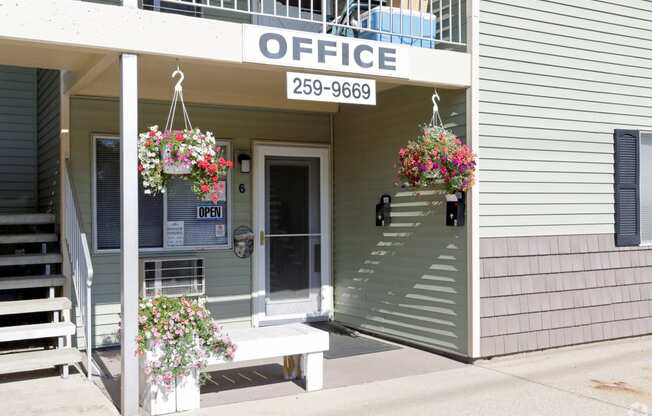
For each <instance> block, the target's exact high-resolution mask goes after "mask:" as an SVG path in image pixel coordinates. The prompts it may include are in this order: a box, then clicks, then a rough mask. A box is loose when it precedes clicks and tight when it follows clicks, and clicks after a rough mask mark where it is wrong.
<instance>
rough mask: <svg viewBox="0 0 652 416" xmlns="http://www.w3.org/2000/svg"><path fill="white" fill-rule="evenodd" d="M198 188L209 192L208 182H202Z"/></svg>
mask: <svg viewBox="0 0 652 416" xmlns="http://www.w3.org/2000/svg"><path fill="white" fill-rule="evenodd" d="M199 189H200V190H201V191H202V192H203V193H207V192H209V191H210V190H211V187H210V186H208V184H206V183H202V184H201V186H200V187H199Z"/></svg>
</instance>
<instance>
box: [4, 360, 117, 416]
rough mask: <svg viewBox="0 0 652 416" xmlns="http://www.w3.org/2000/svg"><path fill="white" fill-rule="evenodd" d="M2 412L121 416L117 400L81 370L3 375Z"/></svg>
mask: <svg viewBox="0 0 652 416" xmlns="http://www.w3.org/2000/svg"><path fill="white" fill-rule="evenodd" d="M0 415H2V416H119V413H118V411H117V410H116V408H115V406H113V403H111V401H110V400H109V399H108V398H107V397H106V396H105V395H104V394H102V392H101V391H100V389H98V388H97V386H95V384H93V382H91V381H88V380H87V379H86V378H84V377H83V376H82V375H81V374H79V373H75V374H71V375H70V376H69V377H68V378H67V379H65V380H63V379H62V378H61V377H60V376H59V375H58V374H57V372H56V371H54V370H52V371H42V372H32V373H22V374H15V375H10V376H1V377H0Z"/></svg>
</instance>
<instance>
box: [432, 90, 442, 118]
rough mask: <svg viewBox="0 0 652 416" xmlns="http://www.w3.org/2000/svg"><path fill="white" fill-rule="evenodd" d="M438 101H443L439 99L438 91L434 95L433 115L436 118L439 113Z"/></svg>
mask: <svg viewBox="0 0 652 416" xmlns="http://www.w3.org/2000/svg"><path fill="white" fill-rule="evenodd" d="M437 101H441V98H439V93H438V92H437V90H435V93H434V94H432V115H433V116H434V115H435V113H438V112H439V105H438V104H437Z"/></svg>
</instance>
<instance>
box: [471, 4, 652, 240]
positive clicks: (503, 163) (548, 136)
mask: <svg viewBox="0 0 652 416" xmlns="http://www.w3.org/2000/svg"><path fill="white" fill-rule="evenodd" d="M480 8H481V13H480V22H481V23H480V33H481V34H480V45H481V46H480V157H481V160H480V167H481V174H480V180H481V186H480V192H481V194H480V205H481V207H480V216H481V217H480V227H481V229H480V234H481V237H509V236H537V235H541V236H544V235H561V234H604V233H607V234H610V233H613V230H614V227H613V224H614V216H613V212H614V189H613V162H614V158H613V130H614V129H616V128H634V129H636V128H638V129H652V2H649V1H635V2H617V1H611V2H610V1H598V0H578V1H575V0H573V1H570V0H566V1H547V0H528V1H526V2H523V1H520V0H481V2H480Z"/></svg>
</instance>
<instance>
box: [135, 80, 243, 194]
mask: <svg viewBox="0 0 652 416" xmlns="http://www.w3.org/2000/svg"><path fill="white" fill-rule="evenodd" d="M176 75H180V79H179V81H178V82H177V84H176V85H175V87H174V96H173V97H172V103H171V105H170V112H169V113H168V119H167V122H166V123H165V128H164V129H163V130H162V131H161V130H159V128H158V126H152V127H150V128H149V130H148V131H146V132H144V133H141V134H140V135H139V138H138V161H139V164H138V171H139V172H140V175H141V177H142V179H143V188H144V189H145V193H146V194H150V195H155V194H158V193H164V192H165V189H166V185H167V183H168V181H169V180H170V177H172V176H181V177H182V178H184V179H188V180H190V181H191V182H192V190H193V192H194V193H195V195H197V198H198V199H200V200H211V201H213V203H215V204H216V203H217V201H218V199H219V194H218V190H219V185H218V182H219V180H220V178H222V177H224V176H226V174H227V173H228V170H229V169H231V168H232V167H233V162H232V161H230V160H227V159H225V158H224V155H223V149H222V148H221V147H220V146H217V145H216V144H215V137H214V136H213V133H211V132H209V131H207V132H205V133H203V132H202V131H201V130H200V129H197V128H196V129H193V128H192V124H191V123H190V117H189V116H188V111H187V110H186V105H185V103H184V102H183V88H182V86H181V83H182V82H183V79H184V75H183V72H181V71H180V70H179V69H178V68H177V70H176V71H174V72H173V73H172V77H173V78H174V77H175V76H176ZM177 102H181V109H182V111H183V121H184V124H185V128H184V129H183V130H175V129H173V128H172V122H173V121H174V116H175V113H176V108H177Z"/></svg>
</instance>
